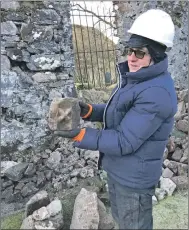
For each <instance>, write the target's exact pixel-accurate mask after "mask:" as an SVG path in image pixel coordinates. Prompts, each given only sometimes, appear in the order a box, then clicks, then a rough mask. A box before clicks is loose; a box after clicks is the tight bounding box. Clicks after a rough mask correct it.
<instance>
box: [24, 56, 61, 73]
mask: <svg viewBox="0 0 189 230" xmlns="http://www.w3.org/2000/svg"><path fill="white" fill-rule="evenodd" d="M61 63H62V61H61V55H60V54H55V55H47V54H45V55H32V56H31V58H30V62H29V63H27V67H28V68H29V69H30V70H33V71H37V70H55V69H56V68H58V67H60V66H61V65H62V64H61Z"/></svg>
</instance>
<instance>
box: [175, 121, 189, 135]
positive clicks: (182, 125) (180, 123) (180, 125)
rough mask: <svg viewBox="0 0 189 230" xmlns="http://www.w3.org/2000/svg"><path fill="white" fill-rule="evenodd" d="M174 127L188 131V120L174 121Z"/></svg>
mask: <svg viewBox="0 0 189 230" xmlns="http://www.w3.org/2000/svg"><path fill="white" fill-rule="evenodd" d="M176 127H177V129H178V130H180V131H182V132H184V133H188V121H187V120H179V121H178V122H177V123H176Z"/></svg>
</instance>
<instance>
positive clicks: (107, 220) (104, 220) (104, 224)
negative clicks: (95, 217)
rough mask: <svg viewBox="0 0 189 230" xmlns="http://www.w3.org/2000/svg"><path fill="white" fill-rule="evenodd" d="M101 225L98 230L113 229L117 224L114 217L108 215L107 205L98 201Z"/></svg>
mask: <svg viewBox="0 0 189 230" xmlns="http://www.w3.org/2000/svg"><path fill="white" fill-rule="evenodd" d="M98 212H99V225H98V229H113V228H114V226H115V222H114V220H113V217H112V215H111V214H110V213H109V214H108V213H107V211H106V207H105V205H104V204H103V203H102V201H101V200H100V199H98Z"/></svg>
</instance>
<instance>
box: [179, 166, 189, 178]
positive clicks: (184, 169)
mask: <svg viewBox="0 0 189 230" xmlns="http://www.w3.org/2000/svg"><path fill="white" fill-rule="evenodd" d="M182 175H188V165H187V164H182V163H179V164H178V176H182Z"/></svg>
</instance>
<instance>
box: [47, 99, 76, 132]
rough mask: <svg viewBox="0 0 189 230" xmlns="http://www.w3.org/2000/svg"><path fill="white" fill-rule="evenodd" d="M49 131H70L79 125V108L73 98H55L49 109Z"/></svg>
mask: <svg viewBox="0 0 189 230" xmlns="http://www.w3.org/2000/svg"><path fill="white" fill-rule="evenodd" d="M48 122H49V127H50V129H51V130H71V129H74V128H77V127H78V125H79V123H80V107H79V104H78V100H77V99H75V98H60V99H59V98H56V99H54V100H53V101H52V103H51V106H50V109H49V120H48Z"/></svg>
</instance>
